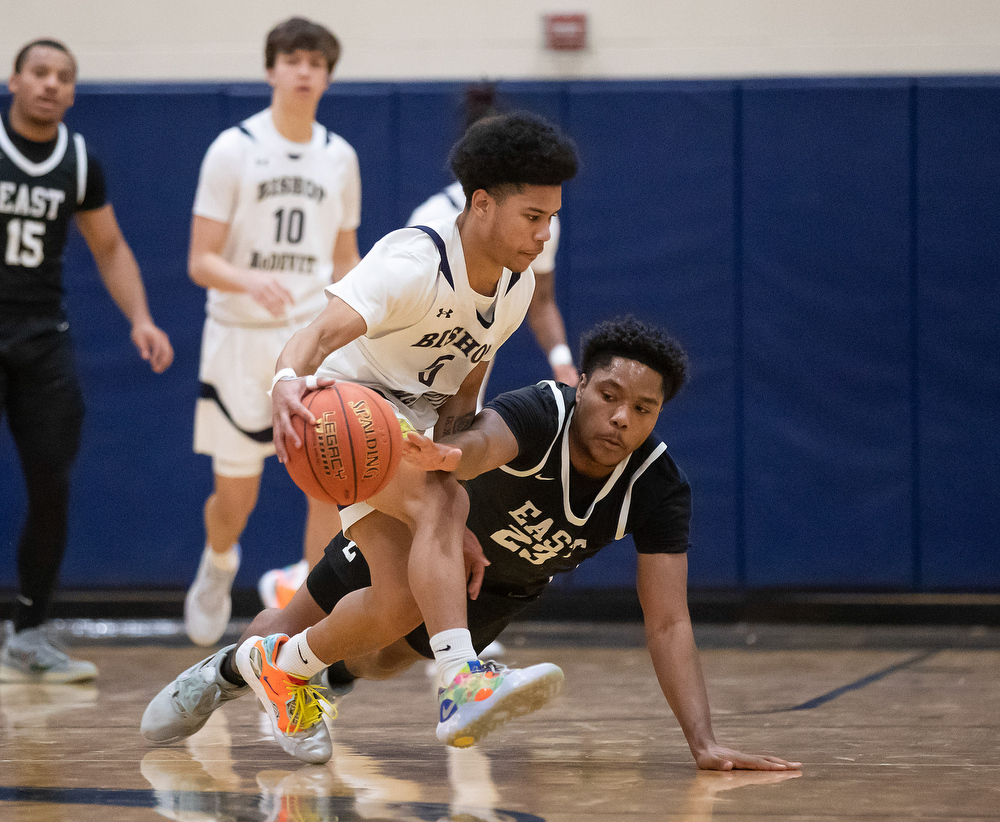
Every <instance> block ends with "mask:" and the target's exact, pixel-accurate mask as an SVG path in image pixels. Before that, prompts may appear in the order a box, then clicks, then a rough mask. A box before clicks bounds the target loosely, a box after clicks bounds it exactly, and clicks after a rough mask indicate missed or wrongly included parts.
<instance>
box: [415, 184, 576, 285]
mask: <svg viewBox="0 0 1000 822" xmlns="http://www.w3.org/2000/svg"><path fill="white" fill-rule="evenodd" d="M464 210H465V192H464V191H463V190H462V184H461V183H459V182H457V181H456V182H454V183H452V184H451V185H450V186H448V187H447V188H445V189H443V190H442V191H439V192H438V193H437V194H432V195H431V196H430V197H428V198H427V199H426V200H424V201H423V202H422V203H421V204H420V205H418V206H417V207H416V208H415V209H414V210H413V213H412V214H411V215H410V219H409V220H408V221H407V223H406V224H407V225H426V224H427V223H428V222H432V221H434V220H443V219H444V218H446V217H457V216H458V215H459V214H461V213H462V212H463V211H464ZM559 230H560V229H559V216H558V215H555V216H553V217H552V222H551V223H550V224H549V234H551V236H550V237H549V239H548V240H547V241H546V243H545V245H544V246H543V247H542V253H541V254H539V255H538V256H537V257H535V261H534V262H533V263H532V264H531V268H532V270H533V271H535V272H536V273H545V274H548V273H550V272H552V271H554V270H555V267H556V252H557V251H558V250H559Z"/></svg>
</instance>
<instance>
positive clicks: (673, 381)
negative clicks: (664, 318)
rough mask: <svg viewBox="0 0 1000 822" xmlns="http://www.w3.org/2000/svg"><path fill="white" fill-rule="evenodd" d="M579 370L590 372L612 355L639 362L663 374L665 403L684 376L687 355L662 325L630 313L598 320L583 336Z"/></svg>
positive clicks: (685, 374)
mask: <svg viewBox="0 0 1000 822" xmlns="http://www.w3.org/2000/svg"><path fill="white" fill-rule="evenodd" d="M581 349H582V351H583V354H582V356H581V357H580V370H581V371H582V372H583V373H584V374H591V373H593V372H594V371H595V370H596V369H598V368H604V367H606V366H608V365H610V364H611V360H612V359H614V358H615V357H624V358H625V359H629V360H635V361H636V362H641V363H642V364H643V365H646V366H649V367H650V368H652V369H653V370H654V371H655V372H657V373H658V374H659V375H660V377H662V378H663V402H664V403H668V402H670V400H672V399H673V398H674V397H676V396H677V393H678V392H679V391H680V390H681V388H683V387H684V384H685V383H686V382H687V379H688V356H687V353H685V351H684V349H683V348H682V347H681V344H680V343H679V342H678V341H677V340H676V339H674V337H672V336H671V335H670V334H669V333H667V332H666V331H665V330H663V329H662V328H656V327H655V326H651V325H646V324H645V323H643V322H642V321H641V320H638V319H636V318H635V317H633V316H631V315H626V316H623V317H616V318H615V319H613V320H609V321H607V322H603V323H599V324H598V325H595V326H594V327H593V328H591V329H590V330H589V331H588V332H587V333H586V334H584V336H583V341H582V343H581Z"/></svg>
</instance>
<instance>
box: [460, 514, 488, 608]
mask: <svg viewBox="0 0 1000 822" xmlns="http://www.w3.org/2000/svg"><path fill="white" fill-rule="evenodd" d="M462 556H463V557H464V559H465V578H466V579H467V580H468V581H469V584H468V592H469V599H475V598H476V597H478V596H479V589H480V588H482V586H483V575H484V574H485V573H486V566H487V565H489V564H490V561H489V560H488V559H486V554H484V553H483V546H482V545H480V544H479V540H478V539H477V538H476V535H475V534H473V533H472V531H470V530H469V529H468V528H466V529H465V537H464V538H463V540H462Z"/></svg>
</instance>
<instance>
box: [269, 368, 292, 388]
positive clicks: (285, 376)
mask: <svg viewBox="0 0 1000 822" xmlns="http://www.w3.org/2000/svg"><path fill="white" fill-rule="evenodd" d="M298 376H299V375H298V374H296V373H295V369H293V368H282V369H281V370H280V371H279V372H278V373H277V374H275V375H274V379H273V380H271V391H273V390H274V386H276V385H277V384H278V382H279V381H280V380H294V379H297V378H298Z"/></svg>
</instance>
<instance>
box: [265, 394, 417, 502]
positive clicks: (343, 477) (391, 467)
mask: <svg viewBox="0 0 1000 822" xmlns="http://www.w3.org/2000/svg"><path fill="white" fill-rule="evenodd" d="M302 404H303V405H305V406H306V408H308V409H309V410H310V411H311V412H312V414H313V416H314V417H316V423H315V425H309V424H308V423H307V422H306V421H305V420H304V419H303V418H302V417H293V418H292V424H293V425H294V426H295V429H296V432H297V433H298V435H299V436H300V437H301V438H302V447H301V448H296V447H295V445H294V443H292V442H289V441H286V443H285V445H286V447H287V449H288V462H286V463H285V467H286V468H287V469H288V473H289V475H290V476H291V478H292V479H293V480H294V481H295V484H296V485H298V486H299V488H301V489H302V490H303V491H304V492H305V493H306V494H308V495H309V496H311V497H314V498H315V499H318V500H321V501H323V502H334V503H336V504H337V505H351V504H352V503H355V502H363V501H364V500H366V499H368V498H369V497H370V496H372V495H373V494H376V493H378V492H379V491H380V490H381V489H382V488H384V487H385V485H386V483H388V482H389V480H390V479H392V476H393V474H395V473H396V468H397V467H398V466H399V460H400V459H401V457H402V453H403V435H402V429H401V428H400V425H399V420H398V419H397V418H396V414H395V411H394V409H393V407H392V405H391V404H390V403H389V402H388V400H386V399H384V398H383V397H381V396H379V395H378V394H377V393H376V392H374V391H372V390H371V389H370V388H365V387H364V386H361V385H355V384H354V383H351V382H337V383H334V384H333V385H331V386H328V387H326V388H320V389H319V390H317V391H311V392H309V393H308V394H306V395H305V397H303V398H302Z"/></svg>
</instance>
